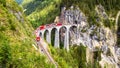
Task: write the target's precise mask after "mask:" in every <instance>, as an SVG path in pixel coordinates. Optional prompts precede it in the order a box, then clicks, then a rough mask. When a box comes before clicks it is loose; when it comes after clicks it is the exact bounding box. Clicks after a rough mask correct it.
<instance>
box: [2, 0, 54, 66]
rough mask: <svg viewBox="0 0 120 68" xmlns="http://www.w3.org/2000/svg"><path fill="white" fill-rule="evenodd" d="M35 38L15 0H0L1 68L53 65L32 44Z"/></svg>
mask: <svg viewBox="0 0 120 68" xmlns="http://www.w3.org/2000/svg"><path fill="white" fill-rule="evenodd" d="M33 38H34V34H33V27H32V26H31V24H30V23H29V21H28V20H27V19H26V17H25V15H24V13H23V10H22V9H21V7H19V6H18V4H17V3H16V2H15V1H13V0H0V68H36V67H37V68H40V67H42V68H43V67H46V68H49V67H51V66H52V64H50V63H47V62H46V58H45V57H44V56H42V55H40V54H39V52H37V51H36V50H35V49H34V47H33V46H32V45H33V44H34V45H35V41H34V39H33ZM41 61H42V62H41Z"/></svg>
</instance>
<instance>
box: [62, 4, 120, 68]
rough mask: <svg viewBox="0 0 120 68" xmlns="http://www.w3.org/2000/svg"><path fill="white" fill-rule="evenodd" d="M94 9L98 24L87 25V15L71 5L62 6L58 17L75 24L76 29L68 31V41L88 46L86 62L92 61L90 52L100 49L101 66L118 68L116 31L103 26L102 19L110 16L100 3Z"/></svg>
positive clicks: (118, 54)
mask: <svg viewBox="0 0 120 68" xmlns="http://www.w3.org/2000/svg"><path fill="white" fill-rule="evenodd" d="M95 11H96V15H97V16H98V17H99V21H98V23H100V26H97V25H89V23H88V21H87V16H85V14H84V13H83V12H82V11H81V10H80V9H79V8H78V7H73V6H72V7H71V8H70V9H68V10H66V9H65V7H64V9H63V10H62V12H61V17H60V19H62V20H63V23H65V24H66V23H67V24H77V28H78V29H76V30H71V31H70V37H71V39H70V43H71V44H72V45H74V44H78V45H79V44H83V45H84V46H86V47H87V48H89V49H86V50H87V51H86V60H87V62H93V61H92V59H93V53H92V52H94V51H97V50H101V51H102V53H101V60H100V61H99V63H100V65H101V67H102V68H104V67H107V68H119V65H120V48H118V47H117V46H116V42H117V39H116V38H117V35H116V31H114V28H113V29H110V28H109V27H105V26H104V23H103V20H109V19H110V18H109V16H108V15H107V13H106V12H105V9H104V7H103V6H102V5H97V6H96V8H95ZM114 20H115V19H114ZM108 24H109V23H108ZM114 26H115V27H116V26H117V25H114ZM72 38H74V39H72ZM90 53H91V54H90Z"/></svg>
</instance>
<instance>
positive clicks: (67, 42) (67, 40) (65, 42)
mask: <svg viewBox="0 0 120 68" xmlns="http://www.w3.org/2000/svg"><path fill="white" fill-rule="evenodd" d="M64 49H66V50H67V51H69V30H68V29H67V30H66V32H65V38H64Z"/></svg>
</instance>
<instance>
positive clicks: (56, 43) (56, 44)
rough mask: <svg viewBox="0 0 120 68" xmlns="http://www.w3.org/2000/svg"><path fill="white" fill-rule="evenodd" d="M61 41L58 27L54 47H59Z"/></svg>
mask: <svg viewBox="0 0 120 68" xmlns="http://www.w3.org/2000/svg"><path fill="white" fill-rule="evenodd" d="M59 42H60V41H59V29H56V30H55V41H54V47H55V48H59V47H60V46H59V44H60V43H59Z"/></svg>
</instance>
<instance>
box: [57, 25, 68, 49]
mask: <svg viewBox="0 0 120 68" xmlns="http://www.w3.org/2000/svg"><path fill="white" fill-rule="evenodd" d="M66 31H67V28H66V26H62V27H61V28H60V29H59V42H60V48H63V47H64V46H65V45H64V43H65V42H64V41H65V33H66Z"/></svg>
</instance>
